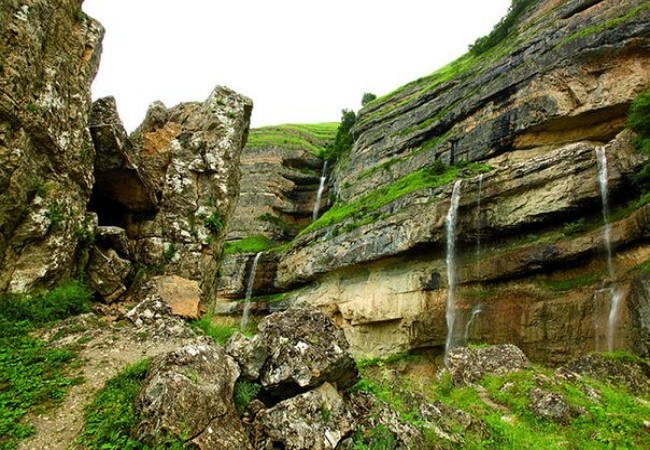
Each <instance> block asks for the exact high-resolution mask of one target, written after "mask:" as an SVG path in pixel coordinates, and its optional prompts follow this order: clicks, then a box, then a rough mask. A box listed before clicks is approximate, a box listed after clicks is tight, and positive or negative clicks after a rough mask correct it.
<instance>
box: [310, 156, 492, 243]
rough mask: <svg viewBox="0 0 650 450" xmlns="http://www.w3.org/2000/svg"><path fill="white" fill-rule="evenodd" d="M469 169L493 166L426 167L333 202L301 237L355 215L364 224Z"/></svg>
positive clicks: (478, 169) (477, 170)
mask: <svg viewBox="0 0 650 450" xmlns="http://www.w3.org/2000/svg"><path fill="white" fill-rule="evenodd" d="M466 169H469V170H470V171H473V172H476V173H479V172H486V171H488V170H490V167H489V166H487V165H485V164H476V163H472V164H469V165H467V166H464V167H463V168H462V169H461V168H460V167H456V166H450V167H446V168H444V169H443V170H444V171H442V173H440V171H439V170H437V169H433V170H432V168H429V167H424V168H422V169H420V170H417V171H415V172H411V173H409V174H408V175H406V176H404V177H402V178H400V179H398V180H396V181H394V182H392V183H390V184H388V185H386V186H383V187H381V188H379V189H376V190H374V191H372V192H370V193H369V194H366V195H365V196H363V197H361V198H360V199H358V200H356V201H354V202H352V203H342V202H339V203H336V204H334V206H333V207H332V208H330V209H329V210H328V211H326V212H325V213H324V214H323V215H322V216H321V217H320V218H319V219H318V220H316V221H315V222H312V223H311V224H310V225H309V226H307V227H306V228H305V229H304V230H302V231H301V232H300V234H299V236H301V235H303V234H306V233H309V232H311V231H314V230H317V229H320V228H324V227H329V226H332V225H335V224H338V223H341V222H343V221H344V220H346V219H349V218H355V219H357V220H364V219H366V222H364V224H365V223H369V222H368V221H370V222H372V221H373V220H374V219H373V218H370V217H369V215H370V214H371V213H372V212H373V211H376V210H378V209H379V208H381V207H382V206H385V205H387V204H389V203H391V202H393V201H395V200H397V199H399V198H400V197H403V196H404V195H407V194H410V193H411V192H415V191H417V190H420V189H424V188H434V187H438V186H442V185H445V184H448V183H451V182H452V181H454V180H455V179H456V178H457V177H458V176H459V175H460V172H461V170H466Z"/></svg>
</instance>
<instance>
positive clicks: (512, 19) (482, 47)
mask: <svg viewBox="0 0 650 450" xmlns="http://www.w3.org/2000/svg"><path fill="white" fill-rule="evenodd" d="M537 2H538V0H512V3H511V4H510V7H509V8H508V13H507V14H506V15H505V17H503V19H501V20H500V21H499V22H498V23H497V24H496V25H495V26H494V28H493V29H492V31H491V32H490V34H488V35H487V36H483V37H480V38H478V39H477V40H476V41H474V43H473V44H472V45H470V46H469V52H470V53H471V54H472V55H474V56H479V55H481V54H483V53H485V52H487V51H488V50H490V49H492V48H494V47H496V46H497V45H498V44H500V43H501V42H502V41H503V40H505V39H506V38H507V37H508V36H510V35H511V34H512V33H513V32H514V31H515V29H516V27H517V25H518V24H519V21H520V20H521V18H522V17H523V15H524V13H525V12H526V11H527V10H528V8H529V7H530V6H532V5H534V4H535V3H537Z"/></svg>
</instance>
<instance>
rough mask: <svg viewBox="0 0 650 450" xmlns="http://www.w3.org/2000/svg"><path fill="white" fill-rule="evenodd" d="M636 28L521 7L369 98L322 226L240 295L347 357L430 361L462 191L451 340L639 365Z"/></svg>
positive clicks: (640, 24) (644, 218)
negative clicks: (290, 317) (318, 329)
mask: <svg viewBox="0 0 650 450" xmlns="http://www.w3.org/2000/svg"><path fill="white" fill-rule="evenodd" d="M649 19H650V8H649V7H648V5H647V4H646V3H645V2H643V1H641V0H632V1H627V2H620V1H618V0H600V1H594V2H587V3H586V4H585V2H580V1H577V0H576V1H573V0H572V1H566V2H557V1H540V2H535V3H534V4H531V6H530V7H529V8H528V9H526V11H525V12H524V13H523V14H522V16H521V17H520V18H519V19H518V20H519V22H518V23H517V24H516V25H515V27H514V29H513V31H512V32H511V33H510V35H509V36H508V37H506V38H505V39H504V40H503V41H502V42H500V43H497V45H495V46H494V47H492V48H491V49H488V50H487V51H486V52H485V53H481V54H477V53H468V54H467V55H466V56H464V57H462V58H460V59H459V60H457V61H454V62H453V63H451V64H450V65H448V66H446V67H445V68H443V69H441V70H439V71H438V72H436V73H434V74H432V75H430V76H427V77H423V78H421V79H419V80H417V81H414V82H412V83H409V84H407V85H405V86H403V87H401V88H399V89H397V90H395V91H394V92H393V93H391V94H389V95H387V96H384V97H380V98H379V99H377V100H375V101H373V102H370V103H369V104H368V105H366V106H365V107H364V108H363V109H362V110H361V111H360V112H359V115H358V119H357V122H356V125H355V127H354V128H353V135H354V138H355V142H354V146H353V148H352V150H351V152H350V154H349V155H346V156H345V157H343V158H341V159H340V160H339V161H337V162H336V164H334V165H333V167H332V169H331V174H332V175H331V179H330V190H331V192H333V193H335V195H336V201H335V203H334V204H333V205H332V208H331V210H330V212H328V213H325V214H324V216H323V217H322V218H321V220H319V221H317V222H316V223H315V224H313V225H311V226H310V227H309V228H308V229H306V230H305V231H303V232H301V233H300V234H299V235H298V236H297V237H296V238H295V239H294V240H293V241H292V242H291V244H290V245H289V246H288V248H287V249H286V250H284V251H283V252H281V253H279V254H278V255H276V256H274V257H273V263H272V264H268V265H266V266H265V269H264V270H263V271H262V272H261V273H264V276H260V277H257V281H256V283H257V286H256V291H259V292H276V291H285V292H286V295H285V299H286V300H287V301H288V302H289V303H290V302H291V301H308V302H310V303H312V304H314V305H316V306H318V307H319V308H320V309H322V310H324V311H327V312H328V314H330V315H331V316H332V317H334V318H335V319H336V320H337V323H340V324H341V325H342V326H343V328H344V330H345V333H346V336H347V338H348V339H349V341H350V343H351V349H352V351H353V353H354V354H356V355H358V356H366V357H367V356H371V355H373V356H379V355H387V354H392V353H398V352H403V351H408V350H410V349H414V348H420V347H438V348H442V347H443V346H444V343H445V340H446V335H447V324H446V319H445V309H446V300H447V297H448V287H449V285H448V280H447V263H446V257H447V255H446V252H447V240H448V239H447V225H446V217H447V215H448V212H449V210H450V205H451V197H452V191H453V185H454V181H456V180H461V182H460V186H459V192H460V198H459V206H458V210H457V211H456V214H455V217H456V224H455V225H456V226H455V230H456V233H455V236H454V237H453V238H454V240H455V246H454V247H455V251H456V258H455V260H456V271H455V275H456V280H457V284H456V295H455V298H456V305H455V309H456V314H455V318H456V319H455V323H454V326H453V329H454V332H455V336H454V341H455V342H459V343H465V342H467V341H472V342H490V343H513V344H516V345H518V346H519V347H521V348H522V349H523V350H524V351H525V352H526V354H527V355H529V356H530V357H531V358H532V359H533V360H537V361H546V362H549V363H552V364H561V363H563V362H566V361H567V360H568V359H571V358H572V357H574V356H577V355H579V354H581V353H584V352H586V351H591V350H594V349H597V350H606V349H608V348H621V349H632V350H635V351H637V352H640V353H643V352H646V353H647V343H646V341H647V339H646V338H647V328H648V327H647V323H648V320H647V317H646V316H647V311H648V309H647V305H646V303H647V299H646V298H645V297H646V296H647V295H646V294H644V293H643V291H642V289H643V288H642V287H641V286H640V285H638V284H635V283H633V278H634V276H635V275H637V274H638V272H639V271H640V266H641V264H642V263H644V262H646V261H647V260H648V259H650V247H648V245H647V244H646V240H647V233H648V232H647V228H646V227H647V225H648V224H649V223H650V222H648V220H649V219H650V216H648V212H649V211H650V209H649V207H648V206H647V205H645V206H643V205H642V203H641V202H637V203H631V201H632V200H636V199H638V198H639V197H640V192H639V191H638V190H637V189H636V187H635V186H634V184H633V183H632V178H633V175H634V174H635V173H636V172H637V171H638V170H639V169H640V168H641V167H642V165H643V164H645V163H646V160H647V157H646V156H644V155H642V154H640V153H639V152H637V151H636V150H635V148H634V139H635V137H634V135H633V133H631V132H630V130H627V129H626V128H625V127H626V120H627V111H628V109H629V106H630V104H631V102H632V101H633V100H634V98H635V97H636V96H637V95H638V94H639V93H641V92H643V91H644V90H647V89H648V87H649V86H650V70H649V68H650V47H649V46H648V40H647V36H648V35H649V34H650V25H648V24H649V23H650V20H649ZM600 152H604V155H605V158H606V161H605V167H604V168H606V172H607V180H606V181H607V186H606V192H607V193H608V196H609V206H610V210H611V211H610V212H611V214H609V215H608V216H607V220H609V221H610V223H609V226H607V225H608V224H604V220H605V219H603V210H602V206H601V205H602V199H601V197H602V192H603V190H602V189H601V184H600V181H599V177H600V175H601V174H602V173H603V170H604V168H603V165H602V162H599V159H598V157H597V154H598V153H600ZM607 230H609V231H607ZM606 237H607V238H608V239H609V244H610V248H611V249H612V254H613V258H612V264H609V262H608V261H607V252H605V251H604V250H603V247H604V241H605V239H606ZM252 257H253V255H250V256H247V257H246V258H247V260H246V261H245V262H242V264H241V265H240V266H239V270H238V269H237V267H235V266H236V264H235V263H233V265H232V267H230V268H229V270H228V271H227V272H225V274H224V275H225V278H226V279H225V280H223V281H222V282H221V286H222V287H223V288H222V292H224V294H223V295H221V297H227V298H232V297H237V296H242V294H243V289H242V285H243V283H244V280H246V279H247V278H246V275H245V274H247V273H248V272H247V271H246V267H250V261H251V259H252ZM242 258H243V257H242ZM610 266H612V267H613V270H612V271H610V270H609V267H610ZM273 272H275V276H273ZM610 272H612V273H610ZM631 285H634V286H635V287H634V288H631V287H630V286H631ZM619 299H620V302H619V301H618V300H619ZM619 303H620V305H621V306H620V308H619V309H617V310H616V311H614V306H615V305H618V304H619ZM612 305H614V306H612ZM612 311H613V312H612ZM610 314H611V316H612V317H613V318H615V319H616V320H611V321H610V319H609V315H610ZM641 341H643V343H640V342H641Z"/></svg>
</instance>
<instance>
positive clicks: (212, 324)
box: [190, 314, 256, 345]
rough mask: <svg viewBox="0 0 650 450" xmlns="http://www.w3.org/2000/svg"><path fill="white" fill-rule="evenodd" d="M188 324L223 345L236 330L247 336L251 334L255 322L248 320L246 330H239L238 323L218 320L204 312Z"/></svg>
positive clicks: (253, 330)
mask: <svg viewBox="0 0 650 450" xmlns="http://www.w3.org/2000/svg"><path fill="white" fill-rule="evenodd" d="M190 326H191V327H192V328H194V329H196V330H201V331H203V333H205V335H206V336H210V337H211V338H213V339H214V340H215V341H217V342H218V343H219V344H221V345H224V344H225V343H226V342H228V339H230V336H232V335H233V334H235V332H237V331H241V332H242V333H244V334H245V335H247V336H249V337H250V336H252V335H253V334H254V332H255V331H256V330H255V324H254V323H252V321H250V323H249V326H248V328H247V329H246V330H240V329H239V324H238V323H237V324H235V323H224V322H219V321H218V319H216V318H215V317H214V316H213V315H211V314H204V315H203V316H201V318H200V319H198V320H194V321H192V322H190Z"/></svg>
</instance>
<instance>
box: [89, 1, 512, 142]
mask: <svg viewBox="0 0 650 450" xmlns="http://www.w3.org/2000/svg"><path fill="white" fill-rule="evenodd" d="M509 4H510V0H451V1H448V0H398V1H382V2H379V1H376V0H375V1H372V0H329V1H327V2H325V1H314V0H312V1H309V0H230V1H223V0H221V1H220V0H183V1H178V0H85V2H84V5H83V9H84V11H86V13H87V14H89V15H91V16H92V17H94V18H96V19H97V20H99V21H100V22H101V23H102V24H103V25H104V27H105V28H106V36H105V38H104V50H103V54H102V62H101V65H100V69H99V74H98V75H97V78H96V79H95V82H94V84H93V97H94V98H99V97H103V96H106V95H113V96H115V97H116V99H117V106H118V110H119V113H120V115H121V117H122V120H123V121H124V124H125V126H126V128H127V129H128V130H129V131H130V130H132V129H134V128H135V127H137V126H138V125H139V124H140V122H141V121H142V119H143V118H144V115H145V112H146V110H147V106H148V105H149V104H150V103H151V102H153V101H155V100H162V101H163V102H164V103H165V104H166V105H167V106H173V105H175V104H177V103H179V102H183V101H194V100H201V101H202V100H205V99H206V98H207V97H208V95H209V94H210V92H211V91H212V89H213V88H214V86H216V85H217V84H221V85H225V86H228V87H230V88H232V89H234V90H236V91H238V92H239V93H241V94H244V95H246V96H248V97H250V98H252V99H253V102H254V104H255V107H254V109H253V126H254V127H259V126H262V125H272V124H280V123H315V122H335V121H338V120H339V119H340V117H341V109H343V108H347V109H353V110H357V109H359V107H360V101H361V96H362V95H363V93H364V92H372V93H375V94H377V95H383V94H387V93H388V92H390V91H392V90H394V89H396V88H398V87H399V86H401V85H403V84H405V83H407V82H409V81H411V80H414V79H416V78H419V77H421V76H424V75H427V74H429V73H431V72H433V71H434V70H436V69H437V68H439V67H441V66H443V65H445V64H447V63H449V62H451V61H452V60H453V59H455V58H457V57H458V56H460V55H462V54H463V53H465V51H466V50H467V46H468V44H470V43H472V42H474V40H475V39H476V38H477V37H479V36H483V35H485V34H487V33H488V32H489V31H490V30H491V29H492V27H493V26H494V24H495V23H497V22H498V20H499V19H500V18H501V17H503V15H504V14H505V13H506V11H507V9H508V6H509Z"/></svg>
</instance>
